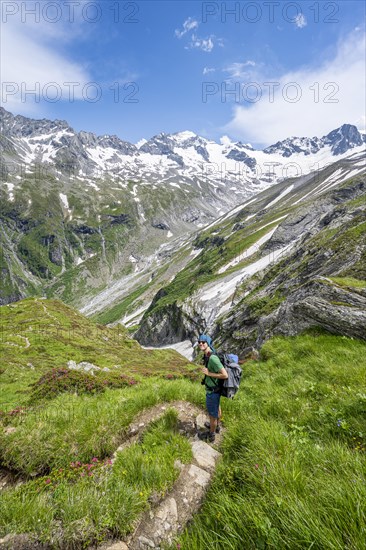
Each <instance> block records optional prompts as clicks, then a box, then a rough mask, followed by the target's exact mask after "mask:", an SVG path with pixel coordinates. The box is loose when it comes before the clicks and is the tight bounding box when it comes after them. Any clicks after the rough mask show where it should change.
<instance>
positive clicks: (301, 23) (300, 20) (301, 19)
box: [294, 13, 308, 29]
mask: <svg viewBox="0 0 366 550" xmlns="http://www.w3.org/2000/svg"><path fill="white" fill-rule="evenodd" d="M294 23H295V25H296V27H297V28H298V29H303V28H304V27H306V25H307V24H308V22H307V20H306V17H305V15H304V14H303V13H299V14H298V15H297V16H296V17H295V19H294Z"/></svg>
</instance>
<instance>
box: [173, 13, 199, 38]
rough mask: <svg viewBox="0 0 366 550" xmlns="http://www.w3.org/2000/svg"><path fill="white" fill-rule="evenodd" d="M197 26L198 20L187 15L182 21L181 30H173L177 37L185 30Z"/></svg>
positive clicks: (184, 32)
mask: <svg viewBox="0 0 366 550" xmlns="http://www.w3.org/2000/svg"><path fill="white" fill-rule="evenodd" d="M197 27H198V21H196V20H195V19H193V18H192V17H188V19H186V20H185V21H184V23H183V30H182V31H180V30H179V29H176V30H175V36H176V37H177V38H182V37H183V36H184V35H185V34H186V33H187V32H189V31H191V30H193V29H197Z"/></svg>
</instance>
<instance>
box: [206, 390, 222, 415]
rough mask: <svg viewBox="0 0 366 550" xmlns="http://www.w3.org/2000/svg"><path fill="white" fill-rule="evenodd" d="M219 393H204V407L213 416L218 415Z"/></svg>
mask: <svg viewBox="0 0 366 550" xmlns="http://www.w3.org/2000/svg"><path fill="white" fill-rule="evenodd" d="M219 407H220V394H219V393H206V408H207V412H208V414H209V415H210V416H212V417H213V418H218V417H219Z"/></svg>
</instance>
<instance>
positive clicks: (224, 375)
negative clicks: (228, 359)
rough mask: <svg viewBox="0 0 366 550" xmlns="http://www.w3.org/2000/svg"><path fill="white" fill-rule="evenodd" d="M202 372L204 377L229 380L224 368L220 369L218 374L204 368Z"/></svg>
mask: <svg viewBox="0 0 366 550" xmlns="http://www.w3.org/2000/svg"><path fill="white" fill-rule="evenodd" d="M202 372H203V374H205V375H206V376H211V378H221V379H222V380H225V379H226V378H229V376H228V373H227V372H226V369H225V368H224V367H222V369H221V370H220V372H210V371H209V370H208V368H207V367H204V368H203V369H202Z"/></svg>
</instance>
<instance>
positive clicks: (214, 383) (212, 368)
mask: <svg viewBox="0 0 366 550" xmlns="http://www.w3.org/2000/svg"><path fill="white" fill-rule="evenodd" d="M207 368H208V372H215V373H216V372H217V373H219V372H220V371H221V370H222V369H223V368H224V367H223V365H222V363H221V361H220V359H219V358H218V357H217V355H210V357H209V359H208V363H207ZM219 380H220V379H219V378H212V377H211V376H207V375H206V378H205V386H206V391H207V392H210V393H211V392H213V391H214V390H215V389H216V388H217V387H218V385H219V383H220V382H219Z"/></svg>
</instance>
